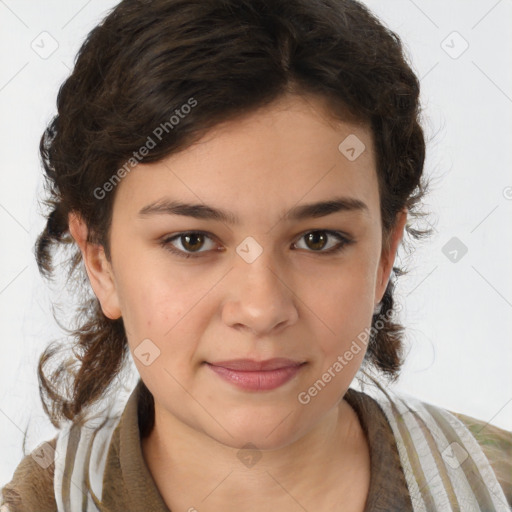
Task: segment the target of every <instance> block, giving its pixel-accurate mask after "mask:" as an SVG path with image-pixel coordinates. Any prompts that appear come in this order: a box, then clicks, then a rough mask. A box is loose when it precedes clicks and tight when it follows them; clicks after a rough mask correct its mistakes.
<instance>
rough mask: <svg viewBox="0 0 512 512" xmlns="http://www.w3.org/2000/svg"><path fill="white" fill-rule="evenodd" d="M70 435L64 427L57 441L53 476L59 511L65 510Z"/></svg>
mask: <svg viewBox="0 0 512 512" xmlns="http://www.w3.org/2000/svg"><path fill="white" fill-rule="evenodd" d="M68 436H69V433H68V431H67V429H62V430H61V432H60V433H59V435H58V436H57V442H56V443H55V468H54V469H55V471H54V478H53V490H54V494H55V502H56V504H57V511H58V512H64V501H63V489H62V485H63V475H64V466H65V459H66V454H67V447H68Z"/></svg>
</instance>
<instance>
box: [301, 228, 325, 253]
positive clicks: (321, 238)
mask: <svg viewBox="0 0 512 512" xmlns="http://www.w3.org/2000/svg"><path fill="white" fill-rule="evenodd" d="M304 239H305V240H306V244H307V246H308V247H309V248H310V249H314V250H319V249H323V248H324V246H325V245H326V243H327V237H326V236H325V233H324V232H323V231H313V232H311V233H308V234H307V235H305V237H304Z"/></svg>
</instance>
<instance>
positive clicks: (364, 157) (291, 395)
mask: <svg viewBox="0 0 512 512" xmlns="http://www.w3.org/2000/svg"><path fill="white" fill-rule="evenodd" d="M198 108H200V106H199V107H198ZM347 137H350V138H349V139H347V142H345V145H343V144H342V146H341V149H340V148H339V146H340V144H341V143H342V142H343V141H344V140H345V139H346V138H347ZM355 137H357V139H356V138H355ZM354 141H356V142H357V144H356V145H354ZM349 142H352V144H349ZM361 143H362V144H364V147H365V148H364V150H363V151H362V152H361V153H360V154H359V155H358V153H359V152H360V151H361V149H362V148H363V146H362V145H361ZM347 145H348V148H347ZM350 147H354V148H355V150H354V151H351V150H350ZM355 156H356V157H357V158H354V157H355ZM324 203H329V204H324ZM314 204H317V206H316V207H312V205H314ZM322 204H324V205H323V206H322ZM180 205H181V206H180ZM183 205H196V206H194V207H192V206H183ZM219 212H220V213H219ZM404 222H405V216H404V217H403V219H401V220H400V222H399V223H398V224H397V230H396V233H395V235H394V238H393V239H392V243H391V247H390V250H389V251H383V249H382V237H381V217H380V211H379V192H378V184H377V174H376V166H375V157H374V152H373V145H372V138H371V132H370V130H369V129H368V128H367V127H365V126H362V125H354V124H349V123H341V122H335V121H334V120H333V119H330V118H329V117H328V116H327V114H326V113H325V111H324V110H323V108H322V104H321V103H320V102H319V100H316V99H312V98H308V99H307V100H306V99H303V98H299V97H288V98H283V99H282V100H280V101H279V102H277V103H274V104H273V105H272V106H271V107H266V108H265V109H263V110H259V111H257V112H255V113H252V114H251V115H248V116H247V117H245V118H242V119H238V120H236V121H230V122H229V123H225V124H224V125H221V126H219V127H218V128H216V129H215V130H213V131H211V132H210V133H208V135H207V136H205V137H204V138H203V139H202V140H201V141H199V142H198V143H196V144H194V145H192V146H190V147H189V148H187V149H186V150H184V151H182V152H181V153H178V154H174V155H171V156H170V157H168V158H166V159H165V160H163V161H161V162H158V163H152V164H139V165H137V166H136V167H135V168H134V169H133V170H132V171H131V172H130V173H129V174H127V175H126V176H125V177H124V178H123V179H122V181H121V183H120V184H119V185H118V187H117V190H116V197H115V201H114V207H113V218H112V225H111V262H110V263H109V264H108V265H107V267H106V268H105V267H102V269H101V270H99V271H98V272H97V273H96V274H94V271H93V270H91V269H90V266H91V265H88V272H89V277H90V278H91V283H92V284H93V287H94V289H95V292H96V295H97V296H98V298H99V299H100V302H101V304H102V307H103V311H104V312H105V314H107V316H110V317H111V318H114V317H116V316H117V317H118V316H122V318H123V322H124V326H125V329H126V332H127V336H128V341H129V346H130V350H131V352H132V356H133V360H134V362H135V365H136V367H137V369H138V371H139V373H140V375H141V378H142V379H143V381H144V383H145V384H146V386H147V387H148V389H149V390H150V391H151V393H152V394H153V396H154V398H155V413H156V415H157V416H158V415H160V416H161V417H166V418H167V419H169V421H172V422H175V423H176V422H178V423H179V424H180V425H185V426H186V428H190V429H193V431H196V432H201V433H204V434H206V435H207V436H209V437H211V438H213V439H215V440H217V441H219V442H220V443H223V444H225V445H229V446H233V447H237V448H239V447H241V446H243V445H245V444H246V443H248V442H251V443H253V444H254V445H256V446H258V447H259V448H262V449H270V448H278V447H283V446H286V445H287V444H289V443H291V442H293V441H295V440H297V439H299V438H301V436H304V435H306V434H307V433H308V432H309V431H310V430H311V429H312V428H313V427H315V425H317V424H318V422H320V421H322V419H323V418H325V417H326V416H327V415H328V414H329V413H332V412H333V411H334V410H336V406H337V405H338V404H339V403H340V400H341V398H342V397H343V395H344V393H345V392H346V390H347V389H348V387H349V385H350V383H351V381H352V379H353V378H354V375H355V374H356V372H357V370H358V369H359V367H360V365H361V362H362V359H363V357H364V354H365V351H366V345H365V344H364V343H361V342H360V341H359V342H358V343H357V346H358V347H359V350H357V349H356V348H354V347H355V346H354V340H357V339H358V335H360V334H361V333H364V332H365V328H366V329H368V328H369V327H370V326H371V318H372V313H373V309H374V307H375V304H376V303H378V302H379V301H380V299H381V298H382V295H383V293H384V291H385V287H386V284H387V280H388V276H389V273H390V271H391V265H392V263H393V259H394V253H395V251H396V247H397V244H398V242H399V239H400V237H401V233H402V229H403V225H404ZM347 351H348V352H350V353H351V357H350V358H349V357H345V356H346V355H347V354H346V353H347ZM340 358H341V360H343V362H341V360H340ZM336 363H338V364H336ZM326 375H327V376H326ZM329 377H330V378H329ZM319 380H320V381H321V383H319ZM315 383H316V386H315ZM313 388H314V389H316V392H315V391H314V389H313ZM312 389H313V390H312Z"/></svg>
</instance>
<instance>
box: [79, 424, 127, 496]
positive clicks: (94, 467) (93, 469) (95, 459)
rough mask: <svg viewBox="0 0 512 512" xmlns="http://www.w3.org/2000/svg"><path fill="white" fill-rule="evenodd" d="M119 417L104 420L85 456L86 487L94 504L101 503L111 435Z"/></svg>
mask: <svg viewBox="0 0 512 512" xmlns="http://www.w3.org/2000/svg"><path fill="white" fill-rule="evenodd" d="M120 419H121V417H120V416H119V417H114V418H106V419H105V421H104V422H103V423H102V425H101V426H100V428H99V429H98V430H96V431H95V432H94V437H93V439H92V443H91V444H90V447H89V453H88V455H87V467H88V471H87V472H86V476H87V486H88V488H89V489H90V492H91V494H92V499H93V501H94V502H98V501H101V499H102V493H103V473H104V471H105V465H106V462H107V455H108V449H109V446H110V441H111V439H112V434H113V433H114V430H115V428H116V426H117V424H118V423H119V421H120Z"/></svg>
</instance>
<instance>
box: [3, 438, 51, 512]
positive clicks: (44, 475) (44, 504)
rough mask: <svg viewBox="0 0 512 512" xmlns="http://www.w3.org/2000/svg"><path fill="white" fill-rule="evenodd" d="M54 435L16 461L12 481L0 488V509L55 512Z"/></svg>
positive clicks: (14, 511)
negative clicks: (19, 460)
mask: <svg viewBox="0 0 512 512" xmlns="http://www.w3.org/2000/svg"><path fill="white" fill-rule="evenodd" d="M56 443H57V436H56V437H54V438H53V439H51V440H50V441H46V442H44V443H42V444H40V445H39V446H38V447H37V448H36V449H35V450H33V451H32V452H31V453H30V454H29V455H26V456H25V457H24V458H23V459H22V460H21V462H20V463H19V464H18V466H17V468H16V470H15V471H14V474H13V477H12V479H11V481H10V482H9V483H8V484H6V485H5V486H4V487H3V488H2V489H1V490H0V512H28V511H33V510H38V511H40V512H55V511H56V510H57V505H56V502H55V494H54V490H53V478H54V469H55V464H54V458H55V447H56Z"/></svg>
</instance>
